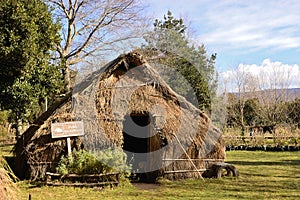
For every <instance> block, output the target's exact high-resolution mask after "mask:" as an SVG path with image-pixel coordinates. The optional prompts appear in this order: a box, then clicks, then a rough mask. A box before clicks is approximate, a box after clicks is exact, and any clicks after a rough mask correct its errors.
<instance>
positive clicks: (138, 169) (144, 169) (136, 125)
mask: <svg viewBox="0 0 300 200" xmlns="http://www.w3.org/2000/svg"><path fill="white" fill-rule="evenodd" d="M152 133H154V132H153V125H152V123H151V119H150V116H149V115H148V114H144V115H141V114H130V115H126V116H125V119H124V122H123V139H124V143H123V150H125V152H126V154H127V162H128V164H131V165H132V169H133V171H134V173H135V177H137V178H138V180H139V181H143V182H149V181H151V180H152V179H155V178H156V177H155V174H153V172H149V171H151V169H152V168H153V166H152V165H153V159H152V158H151V157H150V156H149V154H148V153H149V152H151V151H153V150H157V149H153V141H154V140H153V139H154V138H156V137H157V136H156V135H153V134H152ZM153 175H154V177H153ZM150 179H151V180H150Z"/></svg>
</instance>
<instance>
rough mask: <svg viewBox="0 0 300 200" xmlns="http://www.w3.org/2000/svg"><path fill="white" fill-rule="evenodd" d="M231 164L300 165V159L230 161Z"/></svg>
mask: <svg viewBox="0 0 300 200" xmlns="http://www.w3.org/2000/svg"><path fill="white" fill-rule="evenodd" d="M230 164H235V165H252V166H253V165H254V166H259V165H285V166H290V165H299V166H300V160H283V161H279V162H278V161H274V162H270V161H230Z"/></svg>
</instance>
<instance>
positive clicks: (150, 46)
mask: <svg viewBox="0 0 300 200" xmlns="http://www.w3.org/2000/svg"><path fill="white" fill-rule="evenodd" d="M186 29H187V27H186V26H185V24H184V22H183V19H181V18H180V19H176V18H174V17H173V15H172V13H171V11H168V13H167V15H165V16H164V19H163V20H158V19H156V20H155V22H154V31H153V32H150V33H149V34H148V35H147V36H146V37H145V40H146V42H147V44H146V45H145V46H143V49H144V51H146V52H147V53H148V56H149V57H153V58H155V57H157V55H159V60H160V62H161V64H163V65H167V66H169V67H171V68H173V69H174V70H176V71H177V72H179V74H180V75H181V77H179V76H178V75H179V74H178V73H177V74H176V72H175V73H172V72H170V73H169V74H168V76H169V78H166V79H167V82H168V83H169V85H170V86H171V87H172V88H173V89H174V90H175V91H176V92H178V93H179V94H181V95H183V96H185V97H186V98H187V99H188V100H189V101H190V102H192V103H193V104H195V105H196V106H197V107H199V108H200V109H202V110H206V111H210V110H211V102H212V98H213V97H214V95H215V91H216V86H217V77H216V72H215V69H214V64H215V59H216V54H213V55H211V56H210V57H207V55H206V50H205V47H204V45H201V46H194V45H192V44H191V43H190V42H189V41H188V37H187V35H186ZM147 53H146V54H147ZM152 54H155V55H152ZM150 60H151V58H150ZM188 86H190V87H188Z"/></svg>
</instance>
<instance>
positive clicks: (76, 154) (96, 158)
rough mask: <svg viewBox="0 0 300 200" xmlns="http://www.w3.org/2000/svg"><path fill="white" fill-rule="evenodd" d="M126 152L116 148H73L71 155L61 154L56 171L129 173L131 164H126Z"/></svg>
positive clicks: (66, 172) (65, 172)
mask: <svg viewBox="0 0 300 200" xmlns="http://www.w3.org/2000/svg"><path fill="white" fill-rule="evenodd" d="M126 158H127V157H126V154H125V153H124V152H123V151H122V150H118V149H105V150H103V151H99V152H91V151H86V150H79V151H76V150H74V151H73V152H72V156H62V158H61V160H60V162H59V164H58V167H57V169H56V170H57V172H58V173H61V174H64V175H65V174H71V173H76V174H101V173H110V172H120V173H124V174H125V175H129V174H130V170H131V166H128V165H126Z"/></svg>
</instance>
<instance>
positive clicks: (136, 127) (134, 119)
mask: <svg viewBox="0 0 300 200" xmlns="http://www.w3.org/2000/svg"><path fill="white" fill-rule="evenodd" d="M149 124H150V118H149V116H147V115H142V116H140V115H126V116H125V121H124V123H123V137H124V144H123V149H124V150H125V151H129V152H132V153H148V152H149V148H148V138H149V133H150V128H149Z"/></svg>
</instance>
